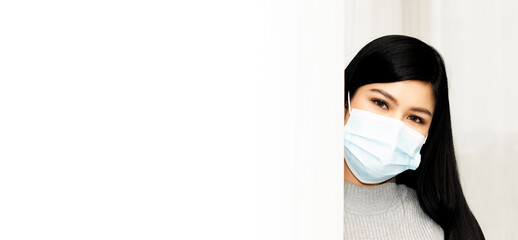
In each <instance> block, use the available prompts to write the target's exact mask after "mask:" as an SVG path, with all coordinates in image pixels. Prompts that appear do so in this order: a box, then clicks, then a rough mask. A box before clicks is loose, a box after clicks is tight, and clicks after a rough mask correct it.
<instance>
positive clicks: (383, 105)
mask: <svg viewBox="0 0 518 240" xmlns="http://www.w3.org/2000/svg"><path fill="white" fill-rule="evenodd" d="M371 101H372V102H373V103H375V104H376V105H378V107H380V108H383V109H388V104H387V103H386V102H384V101H383V100H379V99H371Z"/></svg>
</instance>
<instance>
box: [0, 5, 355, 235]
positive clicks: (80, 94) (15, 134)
mask: <svg viewBox="0 0 518 240" xmlns="http://www.w3.org/2000/svg"><path fill="white" fill-rule="evenodd" d="M343 30H344V3H343V2H342V1H340V0H332V1H320V0H305V1H295V0H292V1H274V0H268V1H237V0H223V1H173V2H170V1H117V0H107V1H95V0H94V1H87V2H66V1H45V2H40V1H20V2H6V1H4V2H2V3H0V35H1V36H0V66H1V67H0V69H1V70H0V79H1V83H0V85H1V86H0V115H1V117H0V239H53V240H56V239H110V240H111V239H154V240H158V239H182V240H194V239H196V240H198V239H236V240H237V239H257V240H259V239H261V240H262V239H278V240H288V239H293V240H295V239H308V240H310V239H314V240H317V239H330V240H331V239H336V240H338V239H342V238H343V231H342V228H343V217H342V216H343V213H342V211H343V182H342V181H343V160H342V158H343V147H342V141H343V140H342V118H343V70H344V68H345V64H344V32H343Z"/></svg>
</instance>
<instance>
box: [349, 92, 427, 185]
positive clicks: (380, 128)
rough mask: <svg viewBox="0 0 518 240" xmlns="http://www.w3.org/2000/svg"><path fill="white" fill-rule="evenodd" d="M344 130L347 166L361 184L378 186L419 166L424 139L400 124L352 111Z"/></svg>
mask: <svg viewBox="0 0 518 240" xmlns="http://www.w3.org/2000/svg"><path fill="white" fill-rule="evenodd" d="M347 98H348V105H349V113H350V116H349V119H348V120H347V123H346V124H345V126H344V154H345V160H346V162H347V166H348V167H349V169H350V170H351V172H352V173H353V174H354V176H356V178H358V180H360V181H361V182H362V183H369V184H372V183H380V182H383V181H385V180H388V179H390V178H392V177H394V176H396V175H398V174H399V173H402V172H403V171H405V170H408V169H411V170H415V169H416V168H417V167H418V166H419V164H420V162H421V154H420V151H421V147H422V146H423V144H424V143H425V141H426V138H427V137H428V136H427V137H424V136H423V135H422V134H421V133H419V132H417V131H415V130H413V129H412V128H410V127H408V126H407V125H405V123H403V122H402V121H400V120H397V119H394V118H390V117H385V116H382V115H379V114H375V113H372V112H369V111H364V110H360V109H354V108H351V104H350V102H351V101H350V100H349V99H350V97H349V93H348V94H347Z"/></svg>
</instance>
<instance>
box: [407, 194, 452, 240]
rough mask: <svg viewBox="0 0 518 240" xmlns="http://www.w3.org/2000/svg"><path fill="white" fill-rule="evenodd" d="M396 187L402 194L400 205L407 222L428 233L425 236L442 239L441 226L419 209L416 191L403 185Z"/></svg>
mask: <svg viewBox="0 0 518 240" xmlns="http://www.w3.org/2000/svg"><path fill="white" fill-rule="evenodd" d="M397 186H398V188H399V189H400V191H401V192H402V198H401V201H402V204H401V205H402V207H403V210H404V212H405V214H406V215H407V217H408V218H409V220H410V221H411V222H414V223H415V224H417V225H418V226H420V228H421V227H422V229H423V230H425V231H426V232H427V233H428V234H427V235H429V236H437V237H443V236H444V231H443V229H442V228H441V226H440V225H439V224H437V223H436V222H435V221H434V220H433V219H431V218H430V217H429V216H428V214H426V213H425V212H424V210H423V209H422V208H421V205H420V204H419V199H418V198H417V193H416V191H415V190H414V189H412V188H410V187H408V186H406V185H404V184H398V185H397ZM434 239H435V238H434Z"/></svg>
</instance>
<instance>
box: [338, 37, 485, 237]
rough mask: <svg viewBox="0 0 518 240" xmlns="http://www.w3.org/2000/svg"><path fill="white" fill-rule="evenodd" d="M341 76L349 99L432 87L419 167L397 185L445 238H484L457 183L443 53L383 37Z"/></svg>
mask: <svg viewBox="0 0 518 240" xmlns="http://www.w3.org/2000/svg"><path fill="white" fill-rule="evenodd" d="M344 75H345V96H347V92H348V91H350V94H351V95H350V97H351V98H352V97H353V96H354V93H355V92H356V90H357V89H358V88H359V87H361V86H363V85H366V84H370V83H386V82H396V81H403V80H421V81H426V82H430V83H431V84H432V88H433V92H434V96H435V111H434V114H433V117H432V122H431V126H430V130H429V132H428V138H427V140H426V143H425V144H424V145H423V147H422V148H421V163H420V165H419V167H418V168H417V169H416V170H415V171H412V170H407V171H405V172H403V173H400V174H399V175H397V176H396V182H397V183H398V184H405V185H407V186H408V187H410V188H413V189H415V191H416V193H417V197H418V199H419V204H420V206H421V208H422V209H423V211H424V212H425V213H426V214H427V215H428V216H430V218H431V219H433V220H434V221H435V222H436V223H437V224H439V225H440V226H441V227H442V229H443V230H444V235H445V236H444V237H445V239H484V234H483V233H482V229H481V228H480V226H479V224H478V222H477V220H476V219H475V217H474V216H473V214H472V212H471V210H470V209H469V207H468V204H467V202H466V199H465V197H464V194H463V193H462V187H461V185H460V181H459V174H458V171H457V161H456V159H455V151H454V148H453V136H452V130H451V118H450V105H449V99H448V81H447V77H446V70H445V67H444V61H443V59H442V57H441V55H440V54H439V53H438V52H437V51H436V50H435V49H434V48H433V47H431V46H429V45H428V44H426V43H424V42H422V41H421V40H419V39H416V38H413V37H409V36H403V35H388V36H383V37H380V38H377V39H375V40H373V41H371V42H370V43H368V44H367V45H366V46H365V47H363V48H362V49H361V50H360V51H359V52H358V54H357V55H356V56H355V57H354V58H353V59H352V61H351V62H350V63H349V65H348V66H347V68H346V69H345V72H344ZM347 104H348V103H347V98H346V99H345V105H346V106H347Z"/></svg>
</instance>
